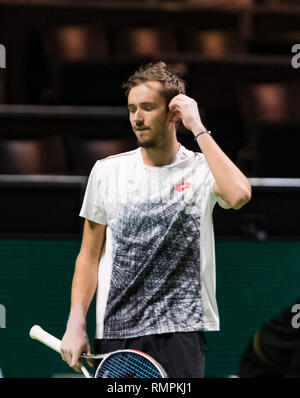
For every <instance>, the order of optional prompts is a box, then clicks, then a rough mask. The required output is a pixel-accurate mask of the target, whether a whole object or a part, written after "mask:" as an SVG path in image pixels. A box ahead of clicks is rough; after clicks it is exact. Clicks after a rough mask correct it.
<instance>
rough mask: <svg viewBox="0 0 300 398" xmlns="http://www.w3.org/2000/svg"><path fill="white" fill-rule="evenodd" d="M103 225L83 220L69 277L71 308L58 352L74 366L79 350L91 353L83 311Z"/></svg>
mask: <svg viewBox="0 0 300 398" xmlns="http://www.w3.org/2000/svg"><path fill="white" fill-rule="evenodd" d="M105 232H106V225H102V224H97V223H95V222H92V221H89V220H85V223H84V228H83V236H82V242H81V248H80V251H79V254H78V256H77V259H76V263H75V271H74V275H73V281H72V291H71V309H70V315H69V319H68V322H67V328H66V332H65V334H64V336H63V339H62V345H61V355H62V359H63V360H64V361H66V362H67V363H68V364H69V365H70V366H71V367H73V368H74V369H75V370H78V369H77V368H76V364H77V363H78V360H79V358H80V355H81V353H82V352H87V353H90V344H89V339H88V336H87V332H86V314H87V312H88V309H89V306H90V303H91V301H92V298H93V296H94V294H95V291H96V288H97V280H98V266H99V260H100V256H101V252H102V248H103V244H104V241H105Z"/></svg>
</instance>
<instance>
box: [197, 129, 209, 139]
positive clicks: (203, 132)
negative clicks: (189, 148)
mask: <svg viewBox="0 0 300 398" xmlns="http://www.w3.org/2000/svg"><path fill="white" fill-rule="evenodd" d="M205 133H207V134H209V135H210V134H211V131H207V130H205V131H201V133H199V134H197V135H196V136H195V138H194V140H195V141H197V138H198V137H199V135H201V134H205Z"/></svg>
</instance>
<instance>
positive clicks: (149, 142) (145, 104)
mask: <svg viewBox="0 0 300 398" xmlns="http://www.w3.org/2000/svg"><path fill="white" fill-rule="evenodd" d="M128 109H129V119H130V123H131V126H132V129H133V131H134V133H135V135H136V138H137V141H138V145H139V146H141V147H142V148H155V147H158V146H160V145H162V144H164V142H165V140H166V138H167V136H168V134H170V126H171V125H170V120H171V116H170V113H169V112H168V108H167V104H166V100H165V98H164V97H163V95H162V84H161V83H160V82H156V81H150V82H145V83H141V84H139V85H138V86H135V87H133V88H132V89H131V90H130V92H129V95H128Z"/></svg>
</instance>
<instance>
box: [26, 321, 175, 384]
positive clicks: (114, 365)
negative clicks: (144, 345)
mask: <svg viewBox="0 0 300 398" xmlns="http://www.w3.org/2000/svg"><path fill="white" fill-rule="evenodd" d="M29 335H30V337H31V338H32V339H35V340H38V341H40V342H41V343H43V344H45V345H47V346H48V347H50V348H52V349H53V350H55V351H57V352H59V353H60V346H61V340H59V339H57V338H56V337H54V336H52V335H51V334H50V333H48V332H46V331H45V330H43V329H42V328H41V327H40V326H38V325H34V326H33V327H32V328H31V329H30V332H29ZM81 358H85V359H101V362H100V364H99V366H98V367H97V369H96V372H95V376H94V377H95V378H97V379H99V378H101V379H102V378H166V377H167V374H166V372H165V370H164V369H163V367H162V366H161V365H160V364H159V363H158V362H157V361H155V359H153V358H152V357H151V356H150V355H148V354H145V353H144V352H141V351H137V350H132V349H126V350H117V351H113V352H110V353H107V354H85V353H83V354H82V355H81ZM78 366H79V367H80V369H81V371H82V373H83V374H84V376H85V377H87V378H91V377H92V376H91V375H90V373H89V372H88V370H87V369H86V368H85V367H84V366H83V365H82V363H81V362H79V363H78Z"/></svg>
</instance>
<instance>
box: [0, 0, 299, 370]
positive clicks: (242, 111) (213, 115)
mask: <svg viewBox="0 0 300 398" xmlns="http://www.w3.org/2000/svg"><path fill="white" fill-rule="evenodd" d="M297 43H300V2H299V1H296V0H295V1H280V0H277V1H275V0H274V1H271V0H269V1H254V0H241V1H238V0H235V1H227V0H217V1H204V0H177V1H176V0H173V1H172V0H170V1H163V0H152V1H146V0H145V1H143V2H140V1H131V0H127V1H126V0H123V1H120V0H119V1H116V0H112V1H101V0H93V1H91V0H90V1H80V0H73V1H71V0H69V1H67V0H61V1H59V0H53V1H50V0H45V1H38V0H31V1H16V0H9V1H8V0H7V1H5V0H0V44H2V45H4V46H5V49H6V54H5V55H6V59H5V61H6V68H3V69H0V205H1V209H2V211H1V222H0V238H1V239H0V253H1V255H0V303H1V304H2V305H4V306H5V308H6V325H5V326H6V327H5V328H0V369H1V370H2V374H3V376H4V377H19V376H21V377H52V376H53V375H56V376H58V375H59V374H68V375H70V376H72V375H74V373H72V370H70V369H69V368H68V367H67V366H66V365H65V364H64V363H63V362H62V361H61V360H60V358H59V356H58V355H57V354H56V353H55V352H52V351H51V350H49V349H48V348H47V347H44V346H42V345H41V344H39V343H37V342H34V341H31V340H30V339H29V336H28V332H29V329H30V327H31V326H32V325H33V324H35V323H39V324H40V325H41V326H42V327H44V328H45V329H46V330H48V331H49V332H50V333H53V334H55V335H56V336H57V337H59V338H61V337H62V335H63V333H64V328H65V324H66V320H67V316H68V311H69V297H70V286H71V278H72V274H73V267H74V261H75V258H76V255H77V253H78V250H79V245H80V237H81V231H82V220H80V218H79V217H78V213H79V210H80V207H81V203H82V198H83V194H84V190H85V185H86V181H87V176H88V175H89V172H90V170H91V167H92V166H93V164H94V163H95V161H96V160H97V159H101V158H104V157H106V156H109V155H111V154H115V153H119V152H122V151H126V150H131V149H133V148H135V145H136V144H135V140H134V138H133V133H132V132H131V129H130V126H129V122H128V115H127V110H126V98H125V96H124V93H123V91H122V89H121V85H122V83H123V82H124V81H125V80H126V79H127V78H128V76H129V75H130V74H132V73H133V72H134V71H135V70H136V69H137V67H138V66H140V65H142V64H145V63H147V62H154V61H158V60H163V61H165V62H167V63H170V64H171V65H173V66H174V67H175V68H177V70H178V71H179V73H180V75H181V76H182V77H183V79H184V80H185V81H186V83H187V94H188V95H189V96H191V97H193V98H194V99H196V100H197V102H198V105H199V109H200V114H201V117H202V119H203V122H204V124H205V126H206V127H207V128H208V129H209V130H211V131H212V133H213V137H214V138H215V140H216V141H217V143H218V144H219V145H220V146H221V148H222V149H223V150H224V151H225V153H226V154H227V155H228V156H229V157H230V158H231V159H232V160H233V161H234V162H235V163H236V164H237V165H238V167H239V168H240V169H241V170H242V171H243V172H244V173H245V174H246V176H247V177H249V180H250V182H251V184H252V188H253V197H252V200H251V202H250V203H248V204H247V205H246V206H245V207H244V208H242V209H241V210H239V211H234V210H227V211H224V210H222V209H221V208H219V207H218V206H216V208H215V210H214V223H215V235H216V256H217V299H218V305H219V310H220V317H221V331H220V332H211V333H207V339H208V343H209V344H208V352H207V377H228V376H229V375H232V374H236V372H237V364H238V360H239V357H240V355H241V352H242V350H243V349H244V347H245V345H246V343H247V341H248V339H250V337H251V335H252V334H253V332H254V331H255V330H256V329H257V328H258V327H259V325H260V324H261V322H263V320H266V319H268V318H269V317H270V316H272V315H273V314H274V313H277V312H279V311H280V310H281V309H283V308H284V307H285V306H287V305H288V304H290V303H291V302H292V301H293V300H294V299H295V298H296V297H298V296H299V288H298V281H299V255H300V245H299V236H300V233H299V228H298V220H299V206H298V204H299V196H300V170H299V149H300V145H299V143H300V138H299V137H300V132H299V128H300V112H299V103H300V101H299V100H300V68H298V67H300V59H299V63H298V62H295V64H294V65H292V58H293V56H295V55H296V54H295V53H293V52H292V47H293V45H294V44H297ZM295 59H296V58H295ZM293 66H294V67H293ZM295 66H297V67H295ZM178 137H179V141H180V142H181V143H182V144H183V145H185V146H186V147H187V148H189V149H192V150H195V151H197V150H199V148H198V146H197V144H196V143H194V141H193V139H192V136H191V133H190V132H188V131H185V129H184V128H183V127H182V126H180V127H179V131H178ZM93 317H94V304H93V306H92V307H91V310H90V312H89V315H88V328H89V334H90V338H91V340H92V338H93V334H94V325H93V319H94V318H93ZM2 326H3V325H2ZM20 355H21V356H22V357H23V358H26V367H25V369H24V370H23V371H22V374H21V375H20V374H19V373H18V370H17V368H16V365H15V364H16V360H17V358H18V356H20Z"/></svg>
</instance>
